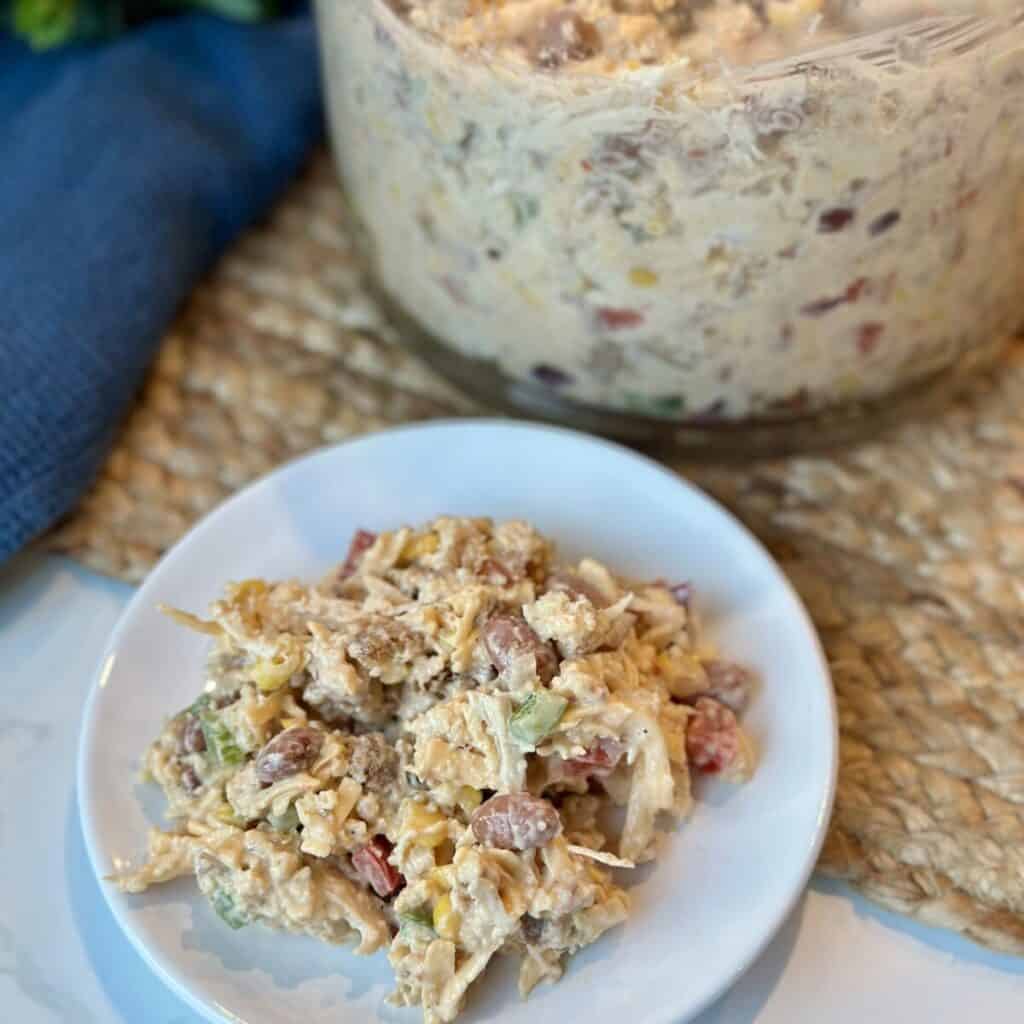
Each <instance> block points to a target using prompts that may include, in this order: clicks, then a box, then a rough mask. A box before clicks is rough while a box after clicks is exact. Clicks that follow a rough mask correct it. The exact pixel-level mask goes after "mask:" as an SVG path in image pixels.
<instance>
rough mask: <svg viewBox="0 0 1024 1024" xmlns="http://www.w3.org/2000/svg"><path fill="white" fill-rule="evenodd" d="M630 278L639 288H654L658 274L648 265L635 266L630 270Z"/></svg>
mask: <svg viewBox="0 0 1024 1024" xmlns="http://www.w3.org/2000/svg"><path fill="white" fill-rule="evenodd" d="M629 280H630V282H631V283H632V284H634V285H635V286H636V287H637V288H653V287H654V286H655V285H656V284H657V283H658V275H657V274H656V273H655V272H654V271H653V270H648V269H647V268H646V267H634V268H633V269H632V270H631V271H630V272H629Z"/></svg>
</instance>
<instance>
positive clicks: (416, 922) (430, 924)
mask: <svg viewBox="0 0 1024 1024" xmlns="http://www.w3.org/2000/svg"><path fill="white" fill-rule="evenodd" d="M398 920H399V921H401V922H402V931H405V930H406V929H407V928H417V929H419V928H425V929H426V930H427V931H428V932H430V933H431V934H433V933H434V913H433V911H432V910H431V909H430V907H429V906H428V905H427V904H426V903H424V904H423V906H422V907H416V909H415V910H406V911H405V912H404V913H401V914H399V915H398Z"/></svg>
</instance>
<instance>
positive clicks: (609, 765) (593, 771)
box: [562, 737, 626, 779]
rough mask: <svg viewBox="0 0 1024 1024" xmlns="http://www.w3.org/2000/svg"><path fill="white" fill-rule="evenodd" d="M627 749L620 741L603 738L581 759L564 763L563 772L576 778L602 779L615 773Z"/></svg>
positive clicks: (575, 758) (580, 757) (581, 756)
mask: <svg viewBox="0 0 1024 1024" xmlns="http://www.w3.org/2000/svg"><path fill="white" fill-rule="evenodd" d="M625 752H626V748H625V747H624V746H623V745H622V744H621V743H619V741H618V740H613V739H608V738H606V737H601V739H599V740H597V742H596V743H594V744H593V746H591V747H590V748H589V749H588V750H586V751H585V752H584V753H582V754H581V755H580V756H579V757H574V758H571V759H570V760H568V761H564V762H563V763H562V770H563V772H565V774H566V775H568V776H574V777H576V778H582V777H588V778H590V777H593V778H597V779H602V778H604V777H605V776H608V775H611V773H612V772H613V771H615V768H616V766H617V765H618V763H619V761H621V760H622V755H623V754H624V753H625Z"/></svg>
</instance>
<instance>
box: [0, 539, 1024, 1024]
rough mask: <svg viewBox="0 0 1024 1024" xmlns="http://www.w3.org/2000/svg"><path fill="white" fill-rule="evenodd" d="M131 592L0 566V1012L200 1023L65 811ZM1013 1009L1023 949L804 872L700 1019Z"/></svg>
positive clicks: (989, 1015) (770, 1021)
mask: <svg viewBox="0 0 1024 1024" xmlns="http://www.w3.org/2000/svg"><path fill="white" fill-rule="evenodd" d="M130 595H131V588H130V587H128V586H126V585H124V584H119V583H114V582H111V581H109V580H105V579H103V578H101V577H99V576H96V575H93V574H92V573H90V572H87V571H86V570H83V569H80V568H78V567H77V566H74V565H73V564H72V563H70V562H67V561H65V560H63V559H58V558H54V557H47V556H42V555H36V554H32V555H26V556H22V557H21V558H19V559H17V560H16V561H15V562H14V564H12V565H9V566H7V567H6V568H4V569H0V652H2V655H3V657H2V659H0V686H2V691H0V692H2V704H0V778H2V779H3V788H2V790H0V792H2V793H3V796H2V799H0V1006H2V1007H3V1011H2V1012H0V1021H7V1022H10V1024H57V1022H61V1024H199V1018H198V1017H196V1015H195V1014H194V1013H192V1012H191V1011H190V1010H189V1009H188V1008H187V1007H186V1006H185V1005H184V1004H183V1003H182V1002H180V1001H179V1000H178V999H177V998H175V997H174V996H173V995H171V993H170V992H169V991H167V990H166V989H165V988H164V987H163V986H162V984H161V983H160V982H159V981H158V980H157V979H156V978H155V977H154V976H152V975H151V974H150V972H149V970H148V968H147V967H146V966H145V965H144V964H143V962H142V961H141V960H140V959H139V957H138V955H137V954H136V953H135V952H134V950H133V949H132V948H131V947H130V946H129V945H128V942H127V940H126V939H124V938H123V937H122V935H121V934H120V932H119V931H118V928H117V926H116V925H115V923H114V921H113V919H112V918H111V916H110V914H109V912H108V911H107V908H106V905H105V903H104V902H103V899H102V897H101V895H100V892H99V888H98V885H97V882H96V879H95V878H94V877H93V874H92V871H91V869H90V867H89V863H88V860H87V858H86V855H85V848H84V845H83V841H82V835H81V830H80V828H79V824H78V807H77V804H76V800H75V787H74V764H75V756H76V750H77V746H78V721H79V715H80V712H81V708H82V704H83V702H84V701H85V697H86V693H87V691H88V688H89V685H90V680H91V677H92V673H93V670H94V667H95V663H96V660H97V658H98V656H99V654H100V651H101V650H102V648H103V645H104V642H105V640H106V638H107V634H108V633H109V632H110V630H111V628H112V627H113V625H114V623H115V622H116V620H117V618H118V616H119V615H120V613H121V610H122V608H123V607H124V605H125V604H126V603H127V601H128V598H129V597H130ZM140 742H141V740H140ZM1021 1020H1024V959H1020V960H1018V959H1014V958H1012V957H1006V956H997V955H994V954H991V953H987V952H985V951H984V950H982V949H980V948H979V947H977V946H974V945H972V944H971V943H968V942H965V941H963V940H961V939H959V938H957V937H955V936H952V935H950V934H947V933H945V932H940V931H935V930H933V929H929V928H924V927H921V926H919V925H916V924H913V923H911V922H909V921H907V920H905V919H903V918H900V917H898V916H896V915H893V914H889V913H886V912H885V911H882V910H879V909H877V908H875V907H873V906H872V905H871V904H869V903H867V902H865V901H864V900H862V899H861V898H860V897H858V896H856V895H853V894H852V893H851V892H849V891H848V890H846V889H845V888H843V887H841V886H835V885H831V884H828V883H824V882H820V881H815V882H814V883H813V884H812V886H811V888H810V890H809V891H808V893H807V895H806V896H805V898H804V899H803V900H802V901H801V902H800V904H799V905H798V907H797V909H796V911H795V912H794V914H793V915H792V917H791V918H790V920H789V921H788V923H787V924H786V925H785V926H784V927H783V929H782V931H781V932H780V933H779V935H778V936H777V937H776V939H775V941H774V942H773V943H772V944H771V946H770V947H769V948H768V950H767V951H766V952H765V953H764V955H763V956H762V957H761V959H760V960H759V961H758V962H757V963H756V964H755V966H754V967H753V968H752V969H751V970H750V972H749V973H748V974H747V975H746V976H745V977H744V978H743V979H742V980H741V981H740V982H739V983H738V984H737V985H736V986H735V987H734V988H733V989H732V990H731V991H730V992H728V993H727V994H726V995H725V996H724V997H723V998H722V999H721V1000H720V1001H719V1002H718V1003H716V1004H715V1005H714V1006H713V1007H711V1009H709V1010H707V1011H706V1012H705V1013H704V1014H703V1015H702V1016H701V1017H700V1019H699V1024H755V1022H756V1024H793V1022H801V1024H802V1022H814V1024H818V1022H828V1024H865V1022H868V1021H871V1022H874V1021H878V1022H888V1021H898V1022H899V1024H918V1022H922V1024H924V1022H927V1024H942V1022H945V1021H949V1022H956V1024H963V1022H964V1021H967V1022H969V1024H975V1022H977V1024H1002V1022H1004V1021H1005V1022H1008V1024H1009V1022H1014V1024H1018V1022H1020V1021H1021ZM246 1024H257V1022H246ZM635 1024H642V1022H640V1021H637V1022H635Z"/></svg>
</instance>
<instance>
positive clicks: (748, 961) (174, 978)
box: [75, 416, 839, 1024]
mask: <svg viewBox="0 0 1024 1024" xmlns="http://www.w3.org/2000/svg"><path fill="white" fill-rule="evenodd" d="M487 429H500V430H502V431H511V432H513V433H516V432H519V433H524V434H533V435H552V434H553V435H557V436H560V437H563V438H567V439H569V440H571V441H574V442H575V443H578V444H583V445H586V446H589V447H593V448H604V449H605V450H606V451H609V452H611V453H613V454H615V455H617V456H620V457H626V458H627V459H632V460H635V461H637V462H640V463H642V464H644V465H645V467H646V468H647V469H648V470H654V471H656V473H658V474H660V475H661V476H663V477H665V478H667V480H668V481H669V482H671V483H672V484H674V485H675V486H677V487H680V488H682V489H683V490H684V491H686V492H688V495H689V497H690V499H691V500H696V501H697V502H698V503H699V504H703V505H705V506H706V507H708V508H709V509H710V510H711V511H713V512H715V513H717V515H718V516H720V517H722V518H724V519H725V521H726V522H728V523H729V524H730V525H731V526H732V528H733V529H735V530H737V531H738V532H739V533H740V534H741V535H742V536H743V537H744V538H745V540H746V541H747V542H748V543H749V544H751V545H753V547H754V549H755V550H757V551H758V552H759V553H760V554H761V556H762V558H763V559H764V560H765V561H766V562H767V563H768V567H770V569H771V571H772V572H773V574H774V575H775V576H776V578H777V583H778V584H779V585H780V586H781V589H782V590H783V592H784V593H785V595H786V596H787V597H788V599H789V602H790V604H791V605H792V608H793V611H794V614H795V615H796V616H797V617H798V619H799V621H800V625H801V626H802V631H803V632H804V633H805V634H806V635H807V638H808V640H809V642H810V643H809V646H810V650H809V653H810V654H811V655H812V656H813V657H814V659H815V661H816V662H817V665H818V669H819V675H820V678H821V681H822V683H823V684H824V685H823V690H824V698H825V700H824V706H825V711H826V713H827V719H828V721H827V726H828V736H827V740H828V761H829V770H828V774H827V778H826V779H825V785H824V787H823V789H822V791H821V795H820V798H819V800H818V806H817V808H816V812H815V817H814V822H815V824H814V832H813V835H812V836H810V837H809V838H810V842H809V843H808V844H807V846H806V848H805V853H804V862H803V864H802V865H801V869H800V871H799V872H798V874H797V876H796V877H797V879H798V884H796V885H795V886H794V887H793V891H792V892H791V894H790V895H789V896H788V897H787V898H786V899H784V900H781V901H780V905H779V907H778V908H776V910H775V913H774V914H773V915H772V917H771V920H770V921H769V923H768V924H767V925H766V926H765V927H764V928H763V929H762V934H761V935H760V937H759V938H758V939H757V941H755V942H753V943H751V945H750V946H749V947H748V948H747V949H746V950H745V951H744V954H743V956H742V957H739V958H737V960H736V963H735V965H734V967H733V968H732V970H730V971H725V972H723V978H722V979H721V980H720V982H719V983H718V984H717V985H715V986H712V987H711V989H710V990H709V991H708V992H707V993H705V994H704V995H703V996H702V998H700V999H699V1000H697V1001H696V1002H695V1003H693V1004H692V1005H691V1006H689V1007H687V1008H685V1009H684V1010H683V1011H682V1015H681V1016H680V1015H679V1013H674V1012H673V1011H672V1010H671V1008H669V1009H667V1010H666V1011H665V1012H663V1013H662V1014H660V1015H659V1016H658V1017H657V1020H656V1021H655V1022H653V1024H682V1022H684V1021H688V1020H692V1019H693V1018H695V1017H696V1016H697V1015H698V1014H700V1013H701V1012H703V1011H704V1010H705V1009H707V1008H708V1007H709V1006H710V1005H711V1004H712V1003H714V1002H715V1001H716V1000H717V999H719V998H720V997H721V996H722V995H723V994H724V993H725V992H726V991H728V990H729V989H730V988H731V987H732V986H733V985H734V984H735V983H736V982H737V981H738V980H739V979H740V978H741V977H742V976H743V975H744V974H746V972H747V971H748V970H749V969H750V968H751V966H752V965H753V964H754V963H755V962H756V961H757V959H758V958H759V957H760V956H761V954H762V953H763V952H764V950H765V949H766V948H767V947H768V945H769V944H770V943H771V941H772V940H773V939H774V938H775V936H776V935H777V934H778V933H779V931H780V929H781V928H782V926H783V924H784V923H785V922H786V920H787V919H788V918H789V916H790V914H791V913H792V912H793V909H794V908H795V907H796V906H797V904H798V903H799V901H800V899H801V898H802V896H803V895H804V893H805V891H806V889H807V885H808V882H809V881H810V878H811V875H812V874H813V872H814V866H815V864H816V863H817V860H818V856H819V854H820V852H821V849H822V846H823V845H824V842H825V838H826V834H827V832H828V825H829V821H830V818H831V813H832V808H833V804H834V802H835V795H836V787H837V782H838V774H839V723H838V709H837V706H836V696H835V687H834V685H833V682H832V673H831V669H830V667H829V663H828V659H827V657H826V655H825V651H824V648H823V647H822V643H821V638H820V636H819V635H818V631H817V629H816V628H815V626H814V623H813V621H812V619H811V616H810V613H809V612H808V610H807V608H806V606H805V605H804V602H803V600H802V599H801V598H800V595H799V594H798V593H797V591H796V588H795V587H794V586H793V584H792V583H791V582H790V580H789V577H788V576H786V574H785V572H784V571H783V570H782V567H781V566H780V565H779V563H778V562H777V561H776V560H775V558H773V557H772V555H771V554H770V552H769V551H768V549H767V548H766V547H765V546H764V544H763V543H762V542H761V541H760V539H759V538H758V537H756V536H755V535H754V533H753V532H752V531H751V530H750V529H749V528H748V527H747V526H746V524H745V523H743V522H742V521H741V520H740V519H739V518H738V517H737V516H736V515H734V514H733V513H732V512H731V511H730V510H729V509H728V508H726V507H725V506H724V505H722V504H721V503H720V502H719V501H717V500H716V499H715V498H714V497H712V496H711V495H710V494H708V493H707V492H705V491H704V490H702V489H701V488H700V487H698V486H697V485H696V484H695V483H693V482H692V481H691V480H689V479H688V478H686V477H684V476H682V475H680V474H679V473H676V472H674V471H672V470H671V469H669V468H668V467H667V466H665V465H663V464H661V463H660V462H658V461H656V460H655V459H654V458H652V457H651V456H649V455H647V454H645V453H644V452H640V451H637V450H635V449H632V448H629V447H628V446H626V445H623V444H620V443H618V442H616V441H611V440H608V439H607V438H603V437H599V436H596V435H593V434H587V433H585V432H583V431H579V430H574V429H572V428H570V427H564V426H559V425H555V424H545V423H537V422H533V421H521V420H515V419H506V418H502V417H493V416H489V417H445V418H439V419H433V420H426V421H421V422H416V423H411V424H410V423H404V424H398V425H395V426H392V427H387V428H384V429H382V430H376V431H373V432H371V433H367V434H361V435H359V436H358V437H353V438H347V439H345V440H342V441H339V442H337V443H334V444H328V445H323V446H320V447H318V448H316V449H314V450H312V451H310V452H305V453H303V454H301V455H298V456H296V457H294V458H292V459H288V460H286V461H285V462H282V463H280V464H279V465H277V466H275V467H274V468H273V469H272V470H270V471H269V472H267V473H264V474H263V475H262V476H260V477H258V478H256V479H255V480H252V481H250V482H249V483H247V484H246V485H245V486H244V487H242V488H241V489H240V490H238V491H236V492H235V493H234V494H232V495H229V496H228V497H227V498H226V499H224V500H223V501H221V502H219V503H218V504H217V505H215V506H214V507H213V508H212V509H211V510H210V511H209V512H207V513H206V514H205V515H204V516H202V517H201V518H200V519H199V520H197V521H196V522H195V523H194V524H193V525H192V526H191V527H190V528H189V529H188V530H187V531H186V532H185V533H184V534H183V535H182V536H181V537H180V538H178V540H177V541H175V543H174V544H173V545H172V546H171V547H170V548H168V549H167V551H165V552H164V554H163V555H161V557H160V558H159V559H158V560H157V562H156V563H155V564H154V565H153V567H152V569H150V570H149V572H148V573H147V574H146V576H145V578H144V579H143V580H142V581H141V583H140V584H139V585H138V588H137V589H136V591H135V592H134V594H132V596H131V598H130V599H129V601H128V603H127V604H126V605H125V607H124V608H123V609H122V611H121V614H120V615H119V616H118V619H117V622H116V623H115V625H114V628H113V629H112V630H111V632H110V635H109V637H108V638H107V641H106V643H105V644H104V647H103V651H102V654H101V655H100V657H99V660H98V663H97V665H96V667H95V669H94V670H93V671H92V673H91V674H90V680H89V690H88V693H87V695H86V699H85V701H84V703H83V706H82V711H81V720H80V723H81V724H80V728H79V734H78V751H77V756H76V759H75V796H76V801H77V804H78V818H79V825H80V827H81V829H82V837H83V839H84V843H85V849H86V854H87V856H88V859H89V866H90V868H91V869H92V872H93V875H94V876H95V879H96V881H97V884H98V887H99V890H100V893H101V894H102V897H103V901H104V903H105V905H106V907H107V910H108V911H109V912H110V914H111V916H112V917H113V919H114V921H115V922H116V924H117V926H118V928H119V929H120V931H121V933H122V934H123V935H124V936H125V937H126V938H127V939H128V941H129V943H130V944H131V946H132V948H133V949H134V950H135V951H136V953H138V954H139V956H140V957H141V959H142V961H143V962H144V963H145V964H146V966H147V967H148V968H149V969H150V970H151V971H152V972H153V973H154V974H155V975H156V976H157V977H158V978H159V979H160V981H162V982H163V984H164V985H166V986H167V988H169V989H170V990H171V991H172V992H173V993H174V994H175V995H176V996H177V997H178V998H179V999H181V1000H182V1001H183V1002H184V1003H185V1004H186V1005H187V1006H189V1008H190V1009H192V1010H194V1011H195V1012H196V1013H197V1014H198V1015H199V1016H200V1017H202V1018H204V1019H205V1020H207V1021H210V1022H211V1024H252V1022H247V1021H245V1020H243V1019H242V1018H240V1017H238V1016H237V1015H236V1014H235V1013H233V1012H232V1011H231V1010H230V1009H228V1008H227V1007H223V1006H220V1005H219V1004H216V1003H212V1002H210V1001H208V1000H206V999H205V998H202V997H201V996H200V995H198V994H197V993H195V992H194V991H193V990H192V987H191V986H190V985H189V983H188V981H187V979H186V978H184V977H182V976H180V975H181V971H180V969H175V967H174V966H172V965H171V964H167V963H165V962H164V960H163V958H161V957H159V956H157V955H156V954H155V953H154V952H153V951H152V950H151V949H150V948H149V946H148V944H147V943H146V942H145V941H144V938H143V936H142V935H141V934H140V933H139V932H138V931H137V929H136V928H135V927H134V925H133V924H132V922H131V921H130V920H129V918H128V917H127V916H125V915H123V914H122V912H121V908H120V906H119V905H118V903H117V902H116V901H115V900H114V899H113V896H114V890H113V887H112V886H111V885H110V883H109V882H107V881H106V880H105V877H104V876H105V869H104V868H103V867H102V866H101V865H102V861H103V857H104V854H103V853H102V852H101V841H100V836H99V835H98V833H97V826H96V822H97V817H96V815H95V813H94V812H93V811H92V806H93V801H94V799H95V794H94V793H93V791H92V788H91V787H90V786H88V785H87V784H86V780H87V778H88V774H89V764H90V761H91V759H92V756H93V748H94V740H95V736H94V733H95V729H96V719H97V716H98V709H99V706H100V701H101V699H102V694H103V692H104V689H105V682H106V679H105V676H107V675H109V674H110V672H111V671H112V669H113V666H114V658H115V656H116V653H117V650H118V648H119V646H120V644H121V641H122V638H123V636H124V635H125V633H126V632H127V630H128V626H129V623H130V622H131V620H132V619H133V618H134V617H135V615H136V614H137V612H138V611H139V610H140V609H143V608H145V607H147V606H148V604H149V591H150V589H151V587H152V586H153V585H154V582H153V581H154V580H156V579H157V577H158V574H159V572H160V570H161V569H163V568H164V566H165V564H166V563H168V562H169V561H170V560H171V559H172V558H175V557H177V555H178V552H179V551H180V550H182V549H184V547H185V546H186V545H188V544H190V543H191V542H192V541H193V540H194V538H195V537H196V536H198V535H199V534H200V533H204V532H207V531H209V530H211V529H215V528H216V524H217V523H218V521H219V520H220V519H221V518H222V517H223V516H226V515H228V514H229V512H230V511H231V510H232V509H233V508H234V507H235V506H236V505H241V504H243V503H244V502H246V501H248V500H250V499H251V498H252V496H253V495H254V494H255V493H256V492H257V491H259V490H261V489H265V488H271V487H273V486H275V485H276V484H277V483H279V482H280V481H281V479H282V478H283V477H284V476H287V475H289V474H292V473H295V472H297V471H298V470H299V468H300V467H306V466H308V465H310V464H312V463H314V462H316V461H319V460H321V459H327V458H329V457H330V456H332V455H333V454H334V453H336V452H337V451H338V450H339V449H343V448H344V449H348V448H354V447H362V446H367V445H372V444H375V443H378V442H379V441H381V440H386V439H396V438H397V439H400V438H401V437H402V436H403V435H406V434H422V433H425V432H439V433H444V432H449V431H456V432H457V431H466V430H468V431H478V430H487Z"/></svg>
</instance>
